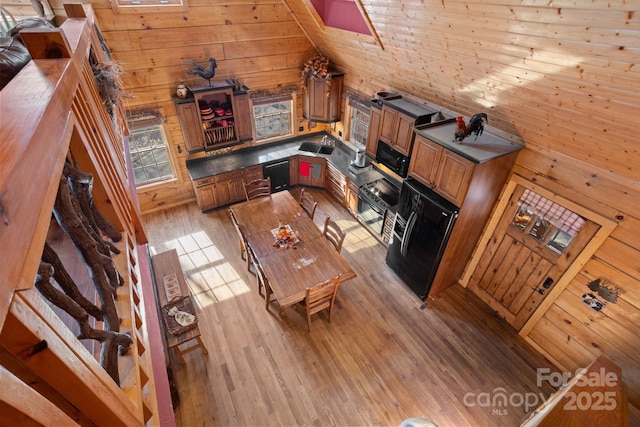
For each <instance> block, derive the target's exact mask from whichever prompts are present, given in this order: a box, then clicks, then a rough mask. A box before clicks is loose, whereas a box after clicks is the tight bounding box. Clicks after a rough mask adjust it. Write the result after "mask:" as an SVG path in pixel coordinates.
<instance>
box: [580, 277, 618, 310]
mask: <svg viewBox="0 0 640 427" xmlns="http://www.w3.org/2000/svg"><path fill="white" fill-rule="evenodd" d="M587 286H588V287H589V289H591V290H592V291H593V292H597V293H598V295H600V296H601V297H602V298H604V299H605V300H606V301H609V302H612V303H614V304H615V303H616V302H617V301H618V293H619V292H620V286H618V285H616V284H615V283H613V282H611V281H610V280H608V279H604V280H602V279H596V280H592V281H591V282H589V283H588V284H587Z"/></svg>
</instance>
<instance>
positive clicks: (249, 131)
mask: <svg viewBox="0 0 640 427" xmlns="http://www.w3.org/2000/svg"><path fill="white" fill-rule="evenodd" d="M233 102H234V104H235V107H234V111H236V114H235V119H236V121H235V123H236V132H237V133H238V139H239V140H240V142H244V141H251V140H253V126H252V125H251V123H252V119H251V117H252V116H251V105H250V104H249V93H248V91H244V92H242V93H237V92H234V94H233Z"/></svg>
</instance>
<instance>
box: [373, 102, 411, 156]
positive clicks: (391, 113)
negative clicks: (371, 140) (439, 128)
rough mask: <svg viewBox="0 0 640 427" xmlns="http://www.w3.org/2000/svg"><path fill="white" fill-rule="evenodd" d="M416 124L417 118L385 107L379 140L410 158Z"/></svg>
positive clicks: (383, 107) (383, 108)
mask: <svg viewBox="0 0 640 427" xmlns="http://www.w3.org/2000/svg"><path fill="white" fill-rule="evenodd" d="M415 122H416V120H415V118H413V117H410V116H407V115H406V114H404V113H401V112H400V111H397V110H394V109H393V108H391V107H388V106H386V105H383V106H382V119H381V124H380V137H379V138H380V139H381V140H383V141H384V142H386V143H388V144H389V145H391V147H393V149H394V150H396V151H398V152H400V153H402V154H404V155H405V156H409V155H411V147H412V144H413V137H414V134H413V126H414V124H415Z"/></svg>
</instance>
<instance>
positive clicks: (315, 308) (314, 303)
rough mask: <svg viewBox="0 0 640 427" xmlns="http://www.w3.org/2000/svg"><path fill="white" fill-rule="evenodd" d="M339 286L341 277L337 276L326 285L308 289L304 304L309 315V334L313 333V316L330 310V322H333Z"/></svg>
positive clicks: (325, 283)
mask: <svg viewBox="0 0 640 427" xmlns="http://www.w3.org/2000/svg"><path fill="white" fill-rule="evenodd" d="M339 286H340V276H337V277H334V278H333V279H329V280H327V281H326V282H324V283H321V284H319V285H316V286H313V287H311V288H307V293H306V295H305V298H304V301H303V304H304V306H305V311H306V314H307V324H308V325H309V332H311V315H313V314H316V313H318V312H320V311H322V310H329V322H331V318H332V317H333V306H334V304H335V301H336V295H337V294H338V288H339Z"/></svg>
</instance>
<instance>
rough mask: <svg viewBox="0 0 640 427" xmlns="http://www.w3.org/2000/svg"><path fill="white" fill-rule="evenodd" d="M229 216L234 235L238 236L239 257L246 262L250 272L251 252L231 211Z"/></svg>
mask: <svg viewBox="0 0 640 427" xmlns="http://www.w3.org/2000/svg"><path fill="white" fill-rule="evenodd" d="M229 214H230V215H231V222H232V223H233V226H234V228H235V229H236V235H237V236H238V245H239V246H240V256H241V257H242V259H243V260H246V262H247V270H248V271H249V272H251V251H250V250H249V245H248V244H247V241H246V239H245V237H244V233H243V230H242V226H241V225H240V224H238V221H237V220H236V217H235V215H234V214H233V211H231V210H229Z"/></svg>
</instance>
